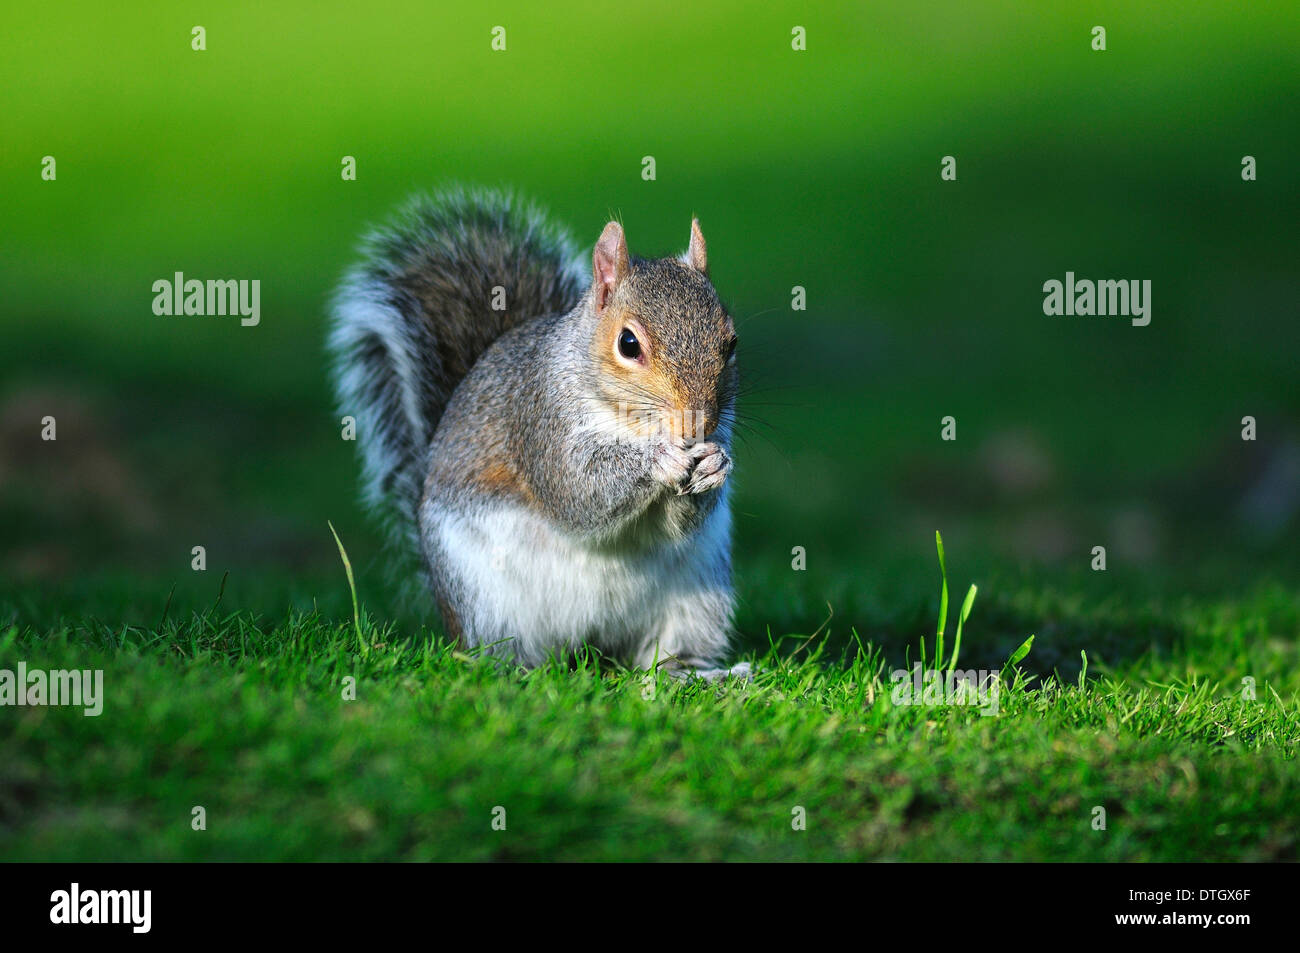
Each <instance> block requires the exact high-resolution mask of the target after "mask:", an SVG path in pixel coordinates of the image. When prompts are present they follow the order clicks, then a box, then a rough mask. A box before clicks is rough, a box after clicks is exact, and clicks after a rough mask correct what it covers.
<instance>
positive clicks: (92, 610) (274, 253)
mask: <svg viewBox="0 0 1300 953" xmlns="http://www.w3.org/2000/svg"><path fill="white" fill-rule="evenodd" d="M1027 6H1031V7H1032V6H1036V5H1026V4H1022V3H1010V2H1007V3H1000V2H994V3H981V4H977V5H972V4H963V3H911V4H852V5H849V4H843V5H839V6H834V5H818V8H817V9H816V10H813V9H812V8H810V7H809V6H808V5H805V4H790V3H775V4H766V5H762V6H761V7H759V8H755V7H754V5H752V4H740V3H719V4H709V5H707V7H705V6H704V5H692V6H690V7H687V8H683V9H677V10H675V9H672V8H671V7H666V6H664V5H662V4H647V5H622V4H620V5H605V6H600V5H591V6H587V5H572V4H548V5H545V6H544V7H539V6H538V5H536V4H516V3H501V4H497V5H495V6H493V7H492V8H491V9H490V10H489V11H488V12H482V13H479V12H461V11H456V10H451V9H442V8H440V6H439V5H437V4H423V3H407V4H385V3H369V4H364V5H357V4H335V3H330V4H322V3H292V4H290V3H286V4H276V5H274V9H272V8H270V5H267V4H261V3H226V4H221V5H219V6H210V5H207V4H198V3H167V4H161V3H160V4H139V5H136V6H135V7H134V8H133V9H129V10H119V9H106V8H103V6H102V5H97V4H90V3H73V4H54V5H44V6H40V7H32V8H28V9H19V8H14V9H12V10H9V11H7V13H6V17H5V20H6V25H5V29H4V34H5V37H4V39H3V40H0V50H3V53H4V55H3V56H0V115H2V116H3V133H2V139H0V150H2V151H0V182H2V183H3V199H0V209H2V211H0V215H2V216H3V227H2V228H0V287H3V289H4V294H3V297H2V299H0V314H2V316H3V317H2V320H3V324H2V329H3V330H2V334H3V341H4V345H3V347H0V533H2V535H0V540H2V544H0V577H2V579H3V582H2V585H3V594H4V605H5V609H6V612H7V614H8V615H10V616H13V617H15V618H18V619H20V620H21V621H25V622H32V623H34V624H47V625H48V624H54V623H55V622H57V620H58V619H59V618H61V617H69V616H77V615H78V614H81V615H85V614H95V615H98V616H102V617H104V618H105V619H109V620H119V621H121V622H123V623H133V624H148V623H151V622H154V621H156V620H157V617H158V615H159V613H160V612H161V611H162V606H163V605H164V603H165V601H166V599H167V597H168V593H169V592H170V591H171V590H172V588H173V587H176V592H177V595H176V599H177V600H179V603H180V604H181V605H184V604H186V603H187V602H190V603H193V604H196V605H197V604H199V603H202V602H210V601H211V600H212V599H213V598H214V597H215V594H216V592H217V589H218V587H219V582H220V578H221V576H222V575H224V574H225V573H226V572H227V571H228V572H229V574H230V576H229V580H228V583H227V587H226V591H225V596H224V599H225V605H226V606H228V607H230V606H233V607H238V608H250V609H253V610H256V611H258V612H265V613H269V614H272V615H275V614H278V613H281V612H283V611H284V609H285V608H286V607H288V606H291V605H292V606H298V607H303V606H306V607H310V606H311V605H312V604H313V603H315V604H317V605H319V606H320V607H322V608H323V609H324V610H326V611H330V612H338V613H340V614H345V613H346V611H348V609H349V608H350V607H349V606H348V602H347V597H346V589H345V588H343V581H342V576H341V572H340V569H339V566H338V561H337V560H338V557H337V552H336V551H335V550H334V548H333V542H332V540H331V539H330V537H329V534H328V530H327V529H326V520H327V519H330V520H333V522H334V523H335V525H336V526H337V527H338V528H339V532H340V534H341V535H342V537H343V539H344V541H345V542H346V543H347V544H348V546H349V549H350V552H351V555H352V558H353V562H354V563H355V564H356V565H357V567H358V570H359V573H360V588H361V596H362V599H363V601H364V602H365V603H366V605H367V606H368V608H369V609H370V611H372V612H374V613H375V614H376V615H378V616H380V617H384V618H388V617H391V618H407V619H411V618H412V615H414V618H415V619H418V611H414V610H411V609H410V607H407V606H404V605H403V604H402V603H401V602H400V601H399V600H398V599H396V598H395V597H394V592H393V588H392V586H391V585H389V583H388V582H387V581H386V579H385V573H384V572H383V568H384V566H383V564H384V561H385V559H386V557H385V556H384V554H383V552H382V550H381V548H380V547H379V541H378V538H377V536H376V535H375V533H374V531H373V528H372V526H371V524H370V523H369V521H368V520H366V519H365V517H364V515H363V514H362V513H361V511H360V509H359V507H358V505H357V503H356V486H357V466H356V461H355V457H354V447H353V445H352V444H349V443H345V442H343V441H342V440H341V439H340V436H339V425H338V420H337V416H336V415H335V414H334V413H333V411H332V408H331V399H330V394H329V388H328V382H327V379H326V376H325V371H324V367H325V361H324V353H323V345H322V338H323V329H324V311H325V303H326V301H327V298H328V296H329V294H330V292H331V289H332V287H333V285H334V283H335V282H336V280H337V278H338V276H339V275H340V273H341V271H342V270H343V268H344V267H345V266H346V265H347V264H348V262H349V261H350V260H351V257H352V251H353V249H354V247H355V245H356V241H357V238H358V236H359V235H360V233H361V232H362V231H363V230H364V229H365V227H366V226H367V224H368V223H372V222H375V221H378V220H381V219H382V218H384V217H385V216H386V215H387V214H388V213H389V211H390V210H391V208H392V207H393V206H394V205H395V204H397V203H399V202H400V201H401V200H402V199H403V198H404V197H405V196H407V195H408V194H409V193H411V192H412V191H414V190H418V189H422V188H428V187H433V186H437V185H439V184H442V183H445V182H448V181H451V180H456V181H463V182H472V183H480V184H486V185H511V186H515V187H518V188H519V189H521V190H523V191H524V192H526V193H528V194H530V195H532V196H534V197H535V198H537V199H538V200H540V201H541V202H543V203H544V204H546V205H547V206H549V207H550V208H551V209H552V211H553V212H554V213H555V215H556V216H557V218H559V219H560V220H562V221H563V222H565V223H567V224H568V225H569V226H570V227H571V228H572V229H573V230H574V232H575V234H576V235H577V236H579V237H580V239H581V241H583V242H584V243H587V242H591V241H594V240H595V238H596V236H597V234H598V233H599V230H600V228H601V226H602V225H603V223H604V222H605V221H606V220H607V219H608V218H609V217H610V216H611V215H618V216H621V217H622V219H623V221H624V223H625V225H626V227H627V230H628V235H629V240H630V243H631V246H632V249H633V251H634V252H637V253H640V254H652V253H660V254H661V253H669V252H674V253H675V252H677V251H680V249H681V248H682V247H683V246H684V244H685V241H686V237H687V229H688V225H689V221H690V217H691V216H692V215H693V214H694V215H698V216H699V217H700V219H701V221H702V223H703V226H704V231H705V234H706V235H707V236H708V241H709V251H710V263H711V266H712V271H713V277H714V281H715V283H716V284H717V286H718V288H719V290H720V292H721V293H722V295H723V296H724V298H725V299H726V300H727V301H728V302H729V303H730V305H731V307H732V310H733V311H734V313H735V314H736V316H737V318H738V320H739V322H740V326H741V341H742V344H741V352H740V353H741V361H742V370H743V372H744V373H745V374H746V375H747V376H749V378H750V380H751V381H752V382H754V383H755V385H756V387H757V388H758V393H756V394H755V395H754V397H753V398H752V399H751V400H750V401H749V403H748V404H747V405H745V406H744V407H742V411H745V412H748V414H749V415H750V417H751V418H752V419H753V426H752V433H751V435H750V436H749V437H748V438H746V439H745V440H744V441H743V442H742V443H741V445H740V450H739V453H738V469H737V471H736V476H735V480H736V487H737V491H738V492H737V496H736V508H737V520H736V534H737V552H738V563H737V566H738V583H739V591H740V594H741V597H742V608H741V612H740V619H739V622H740V627H741V629H742V632H743V633H744V635H745V637H746V639H747V640H748V641H749V642H750V643H751V644H759V643H761V642H762V641H763V640H764V638H765V630H766V628H767V627H768V626H770V627H771V628H772V629H773V631H776V632H782V631H803V632H806V631H811V629H812V628H814V627H815V626H816V624H817V623H818V622H820V621H821V619H822V618H823V617H824V616H825V615H826V612H827V608H826V607H827V604H828V603H829V604H830V605H831V607H832V608H833V609H834V611H835V614H836V620H835V622H834V625H835V626H836V627H838V628H839V629H840V630H841V631H843V630H844V629H845V628H846V627H847V626H848V625H850V624H851V625H856V626H857V627H858V628H859V630H860V631H861V632H862V633H863V635H864V637H866V636H873V637H874V636H875V635H877V634H881V635H883V636H888V634H889V633H891V632H898V633H902V632H909V631H910V632H911V633H912V634H913V635H915V634H919V631H921V630H923V629H924V625H926V624H929V623H924V624H922V622H921V620H922V619H928V618H929V617H930V613H931V612H932V603H933V598H934V590H935V587H936V586H937V572H936V567H935V566H934V560H933V533H934V531H935V530H936V529H940V530H942V531H943V532H944V536H945V540H946V543H947V548H948V553H949V571H950V574H951V575H952V576H953V577H954V585H955V586H958V587H962V588H964V586H965V584H966V582H967V581H979V582H981V583H982V595H981V598H982V600H987V601H988V602H991V607H990V608H986V609H984V610H982V611H984V612H985V613H986V616H985V625H986V626H988V627H990V628H991V629H994V630H999V631H1000V630H1002V629H1004V630H1005V631H1006V637H1007V638H1012V637H1015V636H1018V637H1023V635H1024V634H1025V632H1026V631H1030V630H1033V629H1037V630H1039V631H1046V633H1047V637H1046V638H1045V639H1042V640H1040V648H1039V649H1036V651H1037V652H1039V653H1040V656H1041V657H1043V658H1045V659H1046V660H1047V661H1048V662H1051V661H1053V660H1054V659H1055V658H1057V657H1061V658H1073V657H1077V648H1075V647H1072V646H1067V645H1066V644H1065V642H1064V641H1061V640H1060V639H1058V642H1059V644H1058V645H1057V651H1056V652H1055V654H1054V653H1053V648H1052V646H1053V643H1052V630H1051V618H1050V616H1051V615H1052V613H1053V612H1054V611H1056V609H1055V608H1054V607H1056V608H1059V606H1060V605H1062V604H1064V603H1065V602H1068V601H1069V600H1072V599H1082V600H1089V601H1091V602H1095V603H1100V604H1103V605H1104V604H1106V602H1107V600H1111V601H1113V602H1114V603H1115V604H1116V605H1131V604H1136V602H1138V601H1140V600H1142V599H1144V598H1147V597H1148V596H1150V595H1151V594H1153V593H1156V594H1159V593H1165V594H1168V593H1178V592H1183V591H1193V590H1195V591H1213V592H1220V593H1231V592H1234V591H1238V590H1246V589H1249V588H1250V587H1252V586H1256V585H1259V584H1261V581H1264V582H1267V581H1272V582H1273V583H1277V582H1281V583H1282V584H1283V585H1287V586H1291V585H1293V584H1294V581H1295V579H1296V570H1297V568H1300V552H1298V551H1300V547H1297V546H1296V545H1295V536H1296V530H1297V526H1298V525H1300V423H1298V421H1300V387H1297V384H1296V371H1297V342H1298V341H1300V334H1297V331H1296V322H1297V318H1298V317H1300V315H1298V314H1297V311H1298V310H1300V309H1298V307H1297V301H1300V278H1298V277H1297V269H1296V264H1297V222H1300V190H1298V189H1297V186H1296V181H1297V179H1296V176H1297V169H1296V161H1295V160H1296V156H1297V154H1298V153H1300V109H1298V108H1297V107H1298V106H1300V96H1298V95H1297V94H1298V93H1300V78H1298V77H1297V60H1296V49H1297V47H1298V46H1300V8H1297V7H1296V5H1295V4H1294V3H1252V4H1249V5H1243V4H1237V3H1226V2H1225V3H1209V4H1206V3H1199V4H1177V5H1174V4H1164V3H1131V2H1130V3H1111V2H1101V3H1094V4H1090V5H1087V7H1086V8H1082V9H1078V10H1074V11H1064V10H1059V9H1041V10H1040V9H1027V8H1026V7H1027ZM195 25H202V26H203V27H204V28H205V29H206V31H207V49H206V51H204V52H195V51H193V50H191V47H190V38H191V37H190V30H191V27H193V26H195ZM496 25H502V26H504V27H505V28H506V37H507V50H506V51H505V52H493V51H492V50H491V49H490V31H491V29H492V27H494V26H496ZM794 25H801V26H804V27H805V28H806V30H807V50H806V51H803V52H795V51H793V50H792V49H791V42H790V40H791V28H792V27H793V26H794ZM1094 25H1102V26H1104V27H1105V28H1106V30H1107V46H1108V49H1107V50H1106V51H1105V52H1094V51H1093V50H1092V48H1091V34H1090V31H1091V29H1092V27H1093V26H1094ZM46 155H52V156H54V157H55V159H56V161H57V174H58V178H57V180H55V181H53V182H47V181H42V179H41V175H40V172H41V159H42V157H43V156H46ZM345 155H351V156H355V157H356V160H357V169H358V175H357V180H356V181H354V182H348V181H343V180H342V178H341V176H340V160H341V158H342V157H343V156H345ZM646 155H653V156H654V157H655V159H656V162H657V173H658V177H657V180H656V181H653V182H646V181H643V180H642V178H641V159H642V157H643V156H646ZM945 155H952V156H955V157H956V160H957V172H958V178H957V181H955V182H943V181H941V180H940V175H939V171H940V159H941V157H943V156H945ZM1245 155H1251V156H1254V157H1255V158H1256V160H1257V163H1258V180H1257V181H1254V182H1244V181H1242V178H1241V174H1240V172H1241V160H1242V157H1243V156H1245ZM175 271H183V272H185V274H186V275H187V276H191V277H201V278H257V279H260V281H261V283H262V320H261V324H260V326H258V327H254V328H243V327H240V325H239V322H238V320H237V319H234V318H219V317H157V316H155V315H154V314H153V313H152V310H151V304H152V300H153V293H152V290H151V285H152V283H153V282H154V281H155V280H156V279H158V278H170V276H171V275H172V273H173V272H175ZM1066 271H1073V272H1075V273H1076V274H1077V275H1079V276H1080V277H1090V278H1137V279H1150V280H1151V282H1152V285H1153V291H1152V297H1153V311H1152V321H1151V324H1150V326H1148V327H1145V328H1134V327H1131V326H1130V325H1129V323H1128V321H1127V320H1125V319H1118V318H1100V317H1091V318H1084V317H1079V318H1049V317H1045V316H1044V315H1043V313H1042V297H1043V292H1042V285H1043V282H1044V281H1046V280H1048V279H1051V278H1057V279H1061V278H1063V277H1064V274H1065V272H1066ZM795 285H801V286H803V287H805V288H806V289H807V301H808V308H807V311H804V312H795V311H792V310H791V307H790V300H791V288H792V287H793V286H795ZM47 414H51V415H54V416H55V417H56V418H57V420H58V428H59V429H58V440H57V442H55V443H43V442H42V441H40V439H39V430H40V419H41V418H42V417H43V416H45V415H47ZM1247 414H1249V415H1253V416H1255V417H1256V419H1257V420H1258V428H1259V439H1258V440H1257V441H1255V442H1253V443H1247V442H1243V441H1242V440H1241V438H1240V430H1241V423H1240V421H1241V418H1242V417H1243V416H1245V415H1247ZM945 415H952V416H954V417H955V418H956V419H957V435H958V439H957V440H956V441H955V442H943V441H941V440H940V419H941V418H942V417H944V416H945ZM198 544H202V545H204V546H206V548H207V553H208V567H209V568H208V571H207V572H206V573H202V574H200V573H194V572H192V571H191V570H190V550H191V547H192V546H194V545H198ZM1095 545H1104V546H1106V547H1107V551H1108V557H1109V567H1108V571H1107V572H1106V573H1092V572H1091V571H1089V568H1088V567H1089V562H1090V559H1091V549H1092V547H1093V546H1095ZM794 546H804V547H805V548H806V550H807V554H808V555H807V559H808V568H807V570H806V571H805V572H802V573H799V572H795V571H793V570H792V569H791V567H790V559H791V555H790V553H791V549H792V547H794ZM981 604H982V605H983V604H984V603H981ZM978 614H979V613H978V612H977V615H978ZM3 621H6V620H3V619H0V622H3ZM1031 627H1032V628H1031ZM1133 635H1134V633H1133V632H1130V631H1127V630H1126V631H1123V632H1119V633H1118V635H1117V638H1118V639H1119V641H1120V642H1122V641H1123V639H1124V638H1129V637H1131V636H1133ZM1137 636H1139V637H1140V640H1146V641H1149V640H1150V638H1151V633H1149V632H1146V633H1137ZM1064 638H1065V637H1064V636H1062V637H1061V639H1064ZM1017 641H1018V638H1017ZM1043 652H1045V655H1043V654H1041V653H1043ZM1003 657H1005V656H1003Z"/></svg>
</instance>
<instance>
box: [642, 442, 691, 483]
mask: <svg viewBox="0 0 1300 953" xmlns="http://www.w3.org/2000/svg"><path fill="white" fill-rule="evenodd" d="M695 460H696V458H695V457H693V456H691V452H690V451H689V450H685V449H683V448H682V447H679V446H677V445H676V444H673V443H667V442H665V443H661V444H660V445H659V446H657V447H656V448H655V450H654V459H653V460H652V461H651V464H650V469H651V472H652V473H653V475H654V478H655V480H656V482H658V483H661V484H663V485H664V486H666V487H668V488H670V489H673V490H676V491H677V492H678V493H683V492H685V490H684V489H683V487H685V486H686V482H687V481H688V480H689V479H690V477H691V471H692V469H693V468H694V466H695Z"/></svg>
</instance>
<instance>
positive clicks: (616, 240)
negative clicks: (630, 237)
mask: <svg viewBox="0 0 1300 953" xmlns="http://www.w3.org/2000/svg"><path fill="white" fill-rule="evenodd" d="M630 268H631V265H630V264H629V262H628V257H627V238H626V237H625V236H624V235H623V226H622V225H620V224H619V223H618V222H610V223H609V224H608V225H606V226H605V230H604V231H603V232H601V233H600V239H599V240H598V241H597V242H596V250H595V251H594V252H593V253H592V256H591V273H592V277H593V279H594V284H595V286H596V310H597V311H603V310H605V303H606V302H607V301H609V296H610V295H612V294H613V293H614V289H615V288H617V287H618V285H619V282H621V281H622V280H623V279H624V278H625V277H627V273H628V270H629V269H630Z"/></svg>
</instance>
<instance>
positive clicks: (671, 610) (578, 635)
mask: <svg viewBox="0 0 1300 953" xmlns="http://www.w3.org/2000/svg"><path fill="white" fill-rule="evenodd" d="M422 517H423V518H422V524H423V527H424V534H425V544H426V547H427V549H428V555H429V557H430V563H431V565H432V566H433V571H434V573H435V576H440V577H441V578H442V579H445V580H447V581H448V582H453V581H454V584H453V585H452V586H450V587H444V590H445V592H446V594H447V598H448V601H449V602H450V603H451V605H450V608H451V609H452V611H453V612H454V613H455V615H456V619H457V622H458V624H459V627H460V629H461V635H462V638H463V639H464V641H465V642H466V643H467V644H469V645H471V646H479V645H491V644H492V643H497V642H501V643H502V644H500V645H498V646H495V647H494V648H493V649H492V651H493V652H494V653H496V654H502V655H513V656H514V657H515V658H516V659H517V660H518V661H520V662H521V663H523V664H525V665H536V664H538V663H539V662H541V661H542V660H543V659H544V658H545V657H546V656H548V655H551V654H555V653H556V652H557V651H561V650H567V649H573V648H576V647H577V646H578V645H580V644H581V643H583V642H584V641H585V642H590V643H591V644H593V645H596V646H597V647H599V648H600V649H601V650H602V651H604V652H606V653H608V654H609V655H611V656H613V657H615V658H617V659H619V660H620V661H623V662H625V663H628V664H639V665H642V666H643V667H648V666H649V665H650V664H653V662H654V660H655V657H656V653H657V656H658V657H659V658H660V659H662V658H664V657H666V656H668V655H672V656H674V657H682V658H703V659H710V658H714V657H715V656H716V655H717V654H718V653H719V652H722V651H724V650H725V647H726V641H727V634H728V632H727V628H728V625H727V620H728V619H729V616H730V610H731V587H730V569H729V559H728V552H729V535H730V515H729V510H728V507H727V505H726V500H725V499H723V500H719V502H718V505H717V506H716V507H715V508H714V509H713V510H712V512H710V514H709V515H708V517H707V518H706V519H705V521H704V522H703V524H702V525H701V526H700V527H699V529H698V530H696V531H695V532H693V533H691V534H689V535H688V536H686V537H684V538H681V539H677V540H672V541H664V542H662V543H660V544H658V545H652V546H648V547H643V548H637V549H628V548H605V547H596V546H593V545H592V544H590V543H588V542H586V541H584V540H581V539H578V538H575V537H572V536H569V535H566V534H564V533H563V532H562V531H559V530H557V529H556V528H555V527H554V526H553V524H551V523H549V522H547V521H545V520H543V519H542V518H540V517H539V516H538V515H537V514H535V513H534V512H532V511H530V510H527V509H525V508H523V507H521V506H517V505H514V504H511V503H508V502H504V501H494V502H493V503H492V504H490V505H486V506H482V507H476V508H475V509H474V511H473V512H469V513H467V512H464V511H454V510H451V509H447V508H444V507H442V506H441V505H439V504H438V503H436V502H434V501H432V500H426V501H425V509H424V512H423V513H422ZM503 640H507V641H503Z"/></svg>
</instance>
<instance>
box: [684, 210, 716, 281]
mask: <svg viewBox="0 0 1300 953" xmlns="http://www.w3.org/2000/svg"><path fill="white" fill-rule="evenodd" d="M682 261H684V262H685V263H686V264H688V265H690V266H691V267H692V268H694V269H695V270H696V271H698V272H700V273H701V274H705V275H707V274H708V273H709V251H708V248H707V246H706V245H705V244H704V233H703V232H702V231H700V220H699V219H698V218H693V219H691V244H690V246H689V247H688V248H687V249H686V254H685V255H683V256H682Z"/></svg>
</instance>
